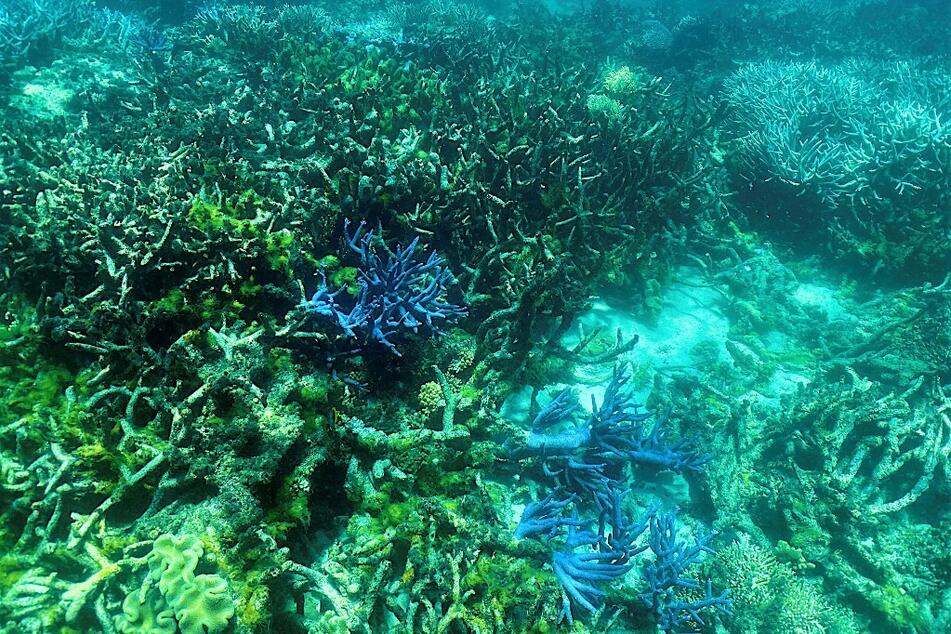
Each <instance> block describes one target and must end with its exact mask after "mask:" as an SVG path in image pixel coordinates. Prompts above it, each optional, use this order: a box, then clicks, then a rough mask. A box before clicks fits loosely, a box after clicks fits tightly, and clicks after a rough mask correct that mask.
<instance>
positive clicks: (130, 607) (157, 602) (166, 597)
mask: <svg viewBox="0 0 951 634" xmlns="http://www.w3.org/2000/svg"><path fill="white" fill-rule="evenodd" d="M203 554H204V546H203V545H202V542H201V540H200V539H198V538H197V537H196V536H194V535H182V536H181V537H176V536H174V535H170V534H165V535H162V536H161V537H159V538H158V539H156V540H155V543H154V544H153V546H152V551H151V552H150V553H149V554H148V555H147V556H146V558H145V561H146V563H147V565H148V568H149V572H148V575H147V576H146V579H145V583H144V584H143V586H142V588H141V589H138V590H133V591H132V592H130V593H129V594H128V595H127V596H126V598H125V600H124V601H123V603H122V614H121V615H119V616H116V617H115V619H114V624H115V626H116V630H118V631H119V632H121V633H122V634H133V633H136V634H140V633H149V634H174V632H175V631H176V627H177V628H178V629H179V630H180V631H181V632H182V634H206V633H207V634H215V633H217V632H223V631H224V630H225V628H226V627H227V626H228V622H229V621H230V620H231V617H232V616H234V610H235V608H234V599H233V598H232V596H231V592H230V590H229V588H228V582H227V581H225V579H224V578H222V577H221V576H220V575H217V574H201V575H197V576H196V575H195V570H196V569H197V568H198V565H199V563H200V561H201V558H202V555H203ZM155 583H157V589H156V586H153V585H152V584H155Z"/></svg>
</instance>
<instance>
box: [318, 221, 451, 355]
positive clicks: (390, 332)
mask: <svg viewBox="0 0 951 634" xmlns="http://www.w3.org/2000/svg"><path fill="white" fill-rule="evenodd" d="M347 227H349V222H347V223H345V226H344V232H346V231H347ZM346 238H347V244H348V246H349V247H350V248H351V249H352V250H353V251H354V252H355V253H357V254H358V255H359V256H360V263H361V268H360V270H359V276H360V277H359V282H358V285H359V288H358V289H356V298H355V299H354V300H353V302H352V305H351V306H350V307H349V308H345V307H344V306H343V305H342V304H341V302H339V301H338V300H337V297H339V296H340V295H341V294H343V293H345V292H347V291H348V290H349V289H347V288H340V289H337V290H336V291H331V290H330V289H329V288H328V286H327V281H326V278H323V279H322V281H321V286H320V288H319V289H318V290H317V292H316V293H314V296H313V297H312V298H311V300H310V304H309V305H308V309H309V310H311V311H313V312H314V313H315V314H317V315H321V316H323V317H327V318H329V319H330V320H332V321H333V322H334V323H335V324H336V325H337V326H338V327H339V328H340V329H341V330H342V331H343V333H344V335H346V337H347V338H348V339H352V340H355V345H356V346H357V350H362V349H363V348H364V347H365V346H367V345H369V344H371V343H375V344H378V345H382V346H383V347H385V348H386V349H388V350H389V351H390V352H392V353H393V354H395V355H397V356H401V355H400V352H399V350H397V349H396V345H395V344H394V342H393V338H395V337H397V336H398V334H399V333H400V332H401V331H406V330H408V331H411V332H413V333H419V334H421V335H424V336H432V335H436V334H439V333H440V332H441V327H442V326H443V325H444V324H447V323H451V322H452V321H453V320H455V319H457V318H459V317H461V316H462V315H465V314H466V311H465V309H464V308H463V307H462V306H459V305H456V304H451V303H449V302H447V301H446V299H445V296H446V292H447V290H448V286H449V284H450V283H451V282H452V281H453V276H452V273H451V272H450V271H449V270H448V269H447V268H445V267H444V266H443V263H444V260H443V258H441V257H440V256H439V255H438V254H436V252H432V253H430V254H429V256H428V257H427V258H426V260H425V261H424V262H419V261H417V260H416V247H417V244H418V242H417V240H413V241H412V242H410V244H409V245H408V246H406V247H402V246H399V247H397V249H396V251H390V252H388V253H387V255H386V258H385V259H384V258H382V257H380V255H378V254H377V252H376V248H375V247H374V246H373V241H374V234H373V231H367V230H365V229H364V224H363V223H360V226H359V227H357V230H356V231H355V232H354V233H353V235H347V236H346Z"/></svg>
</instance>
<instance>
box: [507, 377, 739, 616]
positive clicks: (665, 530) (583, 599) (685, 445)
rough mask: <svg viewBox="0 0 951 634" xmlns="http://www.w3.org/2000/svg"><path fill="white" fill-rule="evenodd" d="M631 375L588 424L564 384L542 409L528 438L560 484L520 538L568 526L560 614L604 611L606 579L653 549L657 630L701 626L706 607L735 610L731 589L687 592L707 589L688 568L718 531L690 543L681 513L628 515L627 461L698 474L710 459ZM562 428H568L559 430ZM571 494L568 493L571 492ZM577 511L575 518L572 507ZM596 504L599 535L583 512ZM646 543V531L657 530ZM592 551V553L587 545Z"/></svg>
mask: <svg viewBox="0 0 951 634" xmlns="http://www.w3.org/2000/svg"><path fill="white" fill-rule="evenodd" d="M629 383H630V373H629V371H628V370H627V369H625V368H615V371H614V375H613V376H612V379H611V383H610V384H609V385H608V387H607V389H606V391H605V395H604V398H603V399H602V401H601V404H600V406H599V405H598V403H597V402H596V401H595V400H594V399H593V398H592V407H591V414H590V415H589V416H588V417H587V419H586V420H585V422H584V423H583V424H581V425H577V424H574V423H573V422H572V420H571V419H572V417H573V416H574V415H575V414H576V413H577V410H578V404H577V401H576V400H575V399H574V398H573V394H572V392H571V391H570V390H563V391H562V392H560V393H559V394H558V395H557V396H555V398H554V399H553V400H552V401H551V402H549V403H548V404H547V405H545V406H544V407H542V409H541V410H540V411H539V413H538V415H537V416H536V417H535V418H534V420H533V422H532V431H531V432H530V433H529V435H528V438H527V440H526V445H527V447H528V449H529V450H530V451H531V452H533V453H536V454H538V455H540V457H541V458H542V470H543V473H544V474H545V475H547V476H549V477H552V478H553V479H554V480H555V482H556V483H557V488H556V490H555V492H554V493H552V494H550V495H548V496H547V497H545V498H544V499H542V500H540V501H537V502H532V503H530V504H529V505H528V506H526V508H525V510H524V512H523V513H522V518H521V520H520V522H519V524H518V527H517V528H516V529H515V537H516V538H517V539H523V538H526V537H539V536H540V537H545V538H547V539H554V538H558V537H560V536H561V533H562V529H563V528H567V529H568V531H567V537H566V538H565V543H564V545H563V546H562V547H561V548H558V549H555V550H554V551H553V553H552V569H553V570H554V573H555V577H556V579H557V580H558V583H559V584H560V585H561V587H562V607H561V620H563V621H567V622H568V623H569V624H570V623H572V622H573V620H574V616H573V614H572V608H573V607H577V608H580V609H583V610H585V611H587V612H590V613H593V612H595V611H597V607H598V604H599V603H600V601H601V599H602V598H603V597H604V595H605V593H604V590H603V589H602V588H601V586H603V585H604V584H606V583H609V582H611V581H613V580H615V579H618V578H620V577H623V576H624V575H626V574H627V573H628V572H629V571H630V570H631V569H632V568H633V567H634V565H635V564H634V563H633V558H634V557H635V556H637V555H640V554H641V553H643V552H645V551H648V550H649V551H650V553H651V554H652V555H653V559H651V560H650V561H649V562H648V563H647V564H645V565H644V566H643V567H642V569H641V577H642V579H643V580H644V581H645V582H646V584H647V588H648V589H647V591H645V592H644V593H642V594H641V595H640V598H641V600H642V601H643V603H644V604H645V605H646V606H647V607H648V609H649V611H650V613H651V616H652V618H653V619H654V621H655V622H656V623H657V625H658V627H659V628H660V629H662V630H663V631H664V632H666V633H668V634H670V633H672V632H674V631H677V630H678V629H679V628H681V627H683V626H687V625H689V624H691V623H697V624H702V623H703V621H702V618H701V616H700V612H701V611H702V610H705V609H708V608H713V609H716V610H719V611H721V612H724V613H727V614H728V613H729V607H730V600H729V598H728V596H727V593H726V592H724V593H723V594H720V595H714V594H713V590H712V585H711V584H710V583H709V582H708V583H707V587H706V594H705V596H704V597H703V598H700V599H693V598H689V599H685V598H683V597H681V596H680V594H679V593H680V592H681V591H682V590H684V589H688V590H699V589H701V584H700V582H699V581H695V580H693V579H690V578H687V577H685V576H684V573H685V571H686V569H687V568H688V567H690V566H691V565H693V564H695V563H697V562H698V561H699V560H700V559H701V557H702V555H703V553H707V552H712V550H711V549H710V547H709V545H708V544H709V542H710V540H711V539H712V537H713V534H712V533H710V534H707V535H703V536H700V537H698V538H697V542H696V545H694V546H692V547H690V546H687V545H686V544H685V543H683V542H680V541H678V540H677V524H676V513H675V512H671V513H665V514H659V513H658V506H657V505H656V504H652V505H650V506H649V507H648V508H647V510H646V511H645V512H644V513H642V514H641V516H640V517H639V518H637V519H632V518H630V517H628V515H627V514H626V513H625V512H624V509H623V500H624V496H625V495H626V494H627V493H628V491H627V490H625V489H624V488H623V486H624V484H623V480H624V479H625V478H626V477H627V471H626V470H625V469H624V467H625V465H627V464H630V463H639V464H643V465H650V466H654V467H659V468H662V469H668V470H671V471H677V472H684V471H698V470H700V469H701V468H702V467H703V465H704V464H705V463H706V462H707V461H708V460H709V456H707V455H705V454H702V453H700V452H698V451H697V450H696V449H695V448H694V446H693V445H692V444H691V443H690V442H689V441H686V440H677V441H671V440H670V439H669V438H668V436H667V434H666V433H665V430H664V427H663V425H664V423H665V422H666V417H658V418H657V419H656V420H655V421H654V422H653V423H652V424H650V425H649V426H647V425H646V422H647V421H648V419H649V418H650V417H651V414H650V413H649V412H645V411H642V409H641V406H640V405H638V404H637V403H635V401H634V397H633V394H632V393H631V390H630V388H629ZM559 428H560V429H559ZM564 491H567V492H568V495H567V496H563V495H562V492H564ZM572 504H574V506H575V510H574V511H572V512H571V514H570V515H569V514H568V507H569V505H572ZM592 505H593V507H594V508H595V509H596V510H597V512H598V517H597V524H598V528H597V532H592V531H590V530H588V529H587V527H588V526H589V525H590V524H591V521H590V520H587V519H585V518H583V517H580V516H579V514H578V510H579V509H581V510H583V509H585V508H591V506H592ZM648 529H649V538H648V540H647V542H646V543H644V541H643V540H642V539H641V536H642V535H643V534H644V533H645V531H648ZM586 547H587V548H589V550H584V549H585V548H586Z"/></svg>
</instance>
